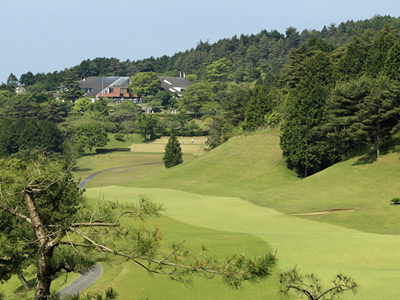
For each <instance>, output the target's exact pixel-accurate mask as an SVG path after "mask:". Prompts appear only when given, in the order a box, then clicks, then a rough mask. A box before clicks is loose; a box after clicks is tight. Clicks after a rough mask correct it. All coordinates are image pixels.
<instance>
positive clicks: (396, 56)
mask: <svg viewBox="0 0 400 300" xmlns="http://www.w3.org/2000/svg"><path fill="white" fill-rule="evenodd" d="M382 73H383V74H384V75H386V76H388V77H389V78H391V79H395V80H398V81H400V42H397V43H396V44H395V45H394V46H393V47H392V48H390V49H389V51H388V53H387V55H386V59H385V63H384V66H383V71H382Z"/></svg>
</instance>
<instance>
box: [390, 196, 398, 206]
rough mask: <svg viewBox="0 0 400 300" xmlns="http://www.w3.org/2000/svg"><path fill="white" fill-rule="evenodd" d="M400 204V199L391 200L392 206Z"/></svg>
mask: <svg viewBox="0 0 400 300" xmlns="http://www.w3.org/2000/svg"><path fill="white" fill-rule="evenodd" d="M399 204H400V198H399V197H395V198H393V199H392V200H390V205H399Z"/></svg>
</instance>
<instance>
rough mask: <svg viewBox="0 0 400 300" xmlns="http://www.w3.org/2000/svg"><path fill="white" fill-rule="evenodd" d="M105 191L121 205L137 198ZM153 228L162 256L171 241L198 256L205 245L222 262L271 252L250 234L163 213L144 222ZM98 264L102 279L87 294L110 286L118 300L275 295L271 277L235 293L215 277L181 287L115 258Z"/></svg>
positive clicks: (91, 193) (93, 191)
mask: <svg viewBox="0 0 400 300" xmlns="http://www.w3.org/2000/svg"><path fill="white" fill-rule="evenodd" d="M101 190H102V188H90V189H88V192H87V196H88V197H89V199H90V201H92V202H94V201H96V200H97V199H98V198H97V196H98V195H97V193H98V192H100V191H101ZM108 192H112V193H114V192H116V194H113V195H115V196H116V197H111V198H113V199H114V200H115V199H118V201H121V202H124V201H128V202H131V201H136V200H137V199H138V196H137V195H132V194H130V192H128V194H124V193H119V188H117V189H116V190H112V189H111V190H110V189H107V192H106V193H105V195H104V196H105V197H106V198H108V197H107V194H108ZM140 192H141V191H140ZM100 193H101V192H100ZM125 222H126V223H125V225H132V223H135V222H133V221H132V219H129V220H128V221H126V220H125ZM136 225H137V224H136ZM155 225H157V226H159V227H160V228H161V231H162V233H163V241H162V245H163V247H162V252H163V253H164V254H169V253H170V249H171V248H170V245H171V244H172V243H173V242H175V243H180V242H182V241H185V245H186V247H187V248H189V249H190V250H191V252H192V253H198V252H199V251H200V250H201V248H202V245H205V246H206V248H207V249H208V252H209V255H210V256H215V257H218V258H219V259H224V258H226V257H227V256H229V255H230V254H233V253H240V254H241V253H245V254H246V255H247V256H248V257H254V256H255V255H258V254H261V253H268V252H269V251H272V250H273V249H272V246H271V245H269V244H268V243H267V242H266V241H265V240H263V239H261V238H258V237H256V236H254V235H251V234H245V233H235V232H226V231H219V230H213V229H208V228H204V227H200V226H192V225H188V224H187V223H184V222H179V221H178V220H176V219H174V218H170V217H167V216H166V215H165V214H164V216H162V217H161V218H155V219H152V218H149V219H147V221H146V226H147V227H149V228H152V227H153V226H155ZM250 245H251V246H250ZM102 265H103V268H104V273H103V275H102V277H101V278H100V279H99V280H98V282H96V283H95V284H94V285H93V286H91V287H90V288H89V289H88V292H99V291H102V290H103V289H104V288H105V287H110V286H111V285H112V287H113V289H115V290H116V291H118V293H119V295H120V297H119V298H121V299H146V298H147V297H148V298H149V299H199V300H200V299H263V298H265V295H274V296H275V295H276V289H275V288H276V280H275V278H272V277H271V278H269V279H268V280H267V281H265V282H262V283H261V284H260V285H253V284H246V285H245V287H246V288H245V289H244V290H243V291H236V290H232V289H231V288H229V287H228V286H227V285H225V284H223V283H222V282H221V278H218V277H216V278H214V279H212V280H207V279H202V278H200V277H199V278H196V277H195V278H194V281H193V283H192V285H189V286H185V285H183V284H182V283H178V282H175V281H172V280H171V279H170V278H168V277H167V276H163V275H154V276H150V275H149V274H147V273H146V271H145V270H144V269H143V268H141V267H139V266H137V265H135V264H134V263H130V262H126V261H125V260H119V259H118V258H113V259H112V260H111V262H110V263H104V264H102Z"/></svg>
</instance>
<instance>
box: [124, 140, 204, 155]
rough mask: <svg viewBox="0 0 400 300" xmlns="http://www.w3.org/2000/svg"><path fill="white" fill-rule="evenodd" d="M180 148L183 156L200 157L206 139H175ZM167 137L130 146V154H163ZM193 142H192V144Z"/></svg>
mask: <svg viewBox="0 0 400 300" xmlns="http://www.w3.org/2000/svg"><path fill="white" fill-rule="evenodd" d="M176 138H177V139H178V141H179V144H180V146H181V150H182V153H183V154H193V155H196V156H198V155H202V154H204V149H205V141H206V137H182V136H177V137H176ZM168 139H169V137H162V138H159V139H156V140H154V141H150V142H147V143H141V144H134V145H131V147H130V148H131V151H132V152H159V153H164V151H165V145H166V144H167V143H168ZM192 141H193V142H192Z"/></svg>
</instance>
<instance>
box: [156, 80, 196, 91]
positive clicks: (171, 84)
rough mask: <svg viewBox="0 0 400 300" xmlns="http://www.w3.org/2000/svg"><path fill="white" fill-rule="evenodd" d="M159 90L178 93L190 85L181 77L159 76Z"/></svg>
mask: <svg viewBox="0 0 400 300" xmlns="http://www.w3.org/2000/svg"><path fill="white" fill-rule="evenodd" d="M159 78H160V79H161V88H162V89H163V90H166V91H171V92H173V91H174V92H177V93H180V92H181V91H182V90H184V89H186V88H187V87H188V86H190V85H192V83H191V82H190V81H189V80H186V79H185V78H182V77H164V76H160V77H159Z"/></svg>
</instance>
